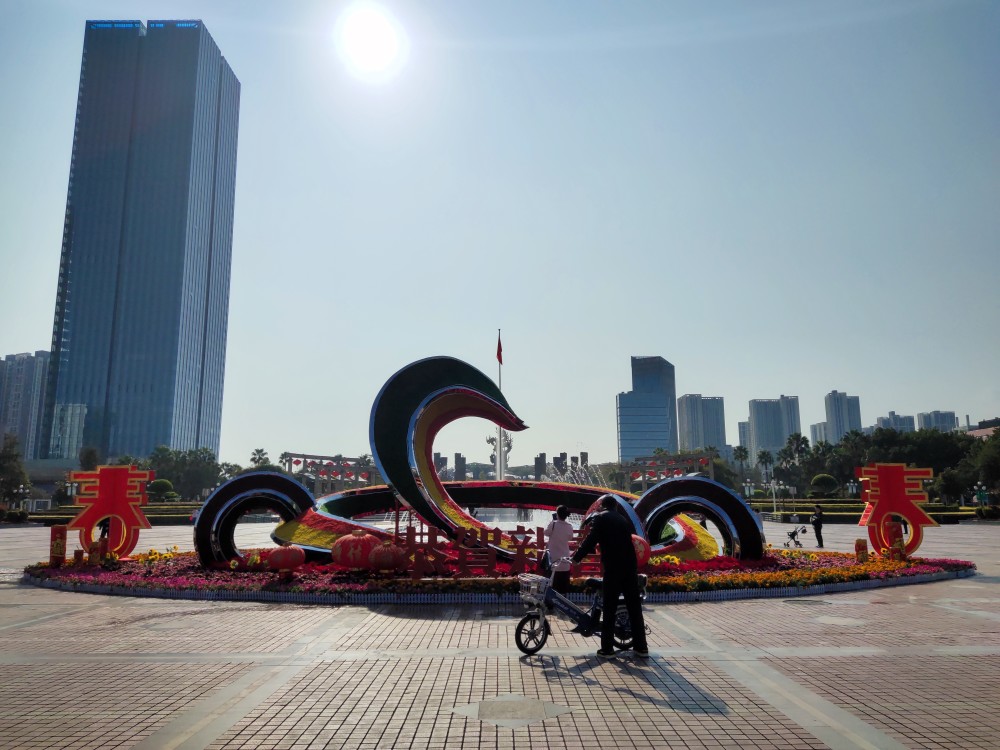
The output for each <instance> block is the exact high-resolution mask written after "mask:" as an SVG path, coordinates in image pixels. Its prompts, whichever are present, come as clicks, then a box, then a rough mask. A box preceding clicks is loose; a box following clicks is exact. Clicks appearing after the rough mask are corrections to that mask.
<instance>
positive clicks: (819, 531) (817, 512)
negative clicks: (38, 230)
mask: <svg viewBox="0 0 1000 750" xmlns="http://www.w3.org/2000/svg"><path fill="white" fill-rule="evenodd" d="M809 522H810V523H811V524H812V527H813V534H815V535H816V546H817V547H819V548H820V549H822V548H823V508H822V507H820V504H819V503H816V507H815V508H814V509H813V514H812V518H810V519H809Z"/></svg>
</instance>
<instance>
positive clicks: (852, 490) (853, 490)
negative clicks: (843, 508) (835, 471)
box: [847, 479, 858, 497]
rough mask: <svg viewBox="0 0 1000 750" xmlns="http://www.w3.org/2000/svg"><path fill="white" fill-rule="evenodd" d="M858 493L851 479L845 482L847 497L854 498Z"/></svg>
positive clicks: (856, 486)
mask: <svg viewBox="0 0 1000 750" xmlns="http://www.w3.org/2000/svg"><path fill="white" fill-rule="evenodd" d="M857 491H858V483H857V482H855V481H854V480H853V479H849V480H847V496H848V497H854V496H855V494H856V493H857Z"/></svg>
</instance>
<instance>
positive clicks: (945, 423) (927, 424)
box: [917, 411, 958, 432]
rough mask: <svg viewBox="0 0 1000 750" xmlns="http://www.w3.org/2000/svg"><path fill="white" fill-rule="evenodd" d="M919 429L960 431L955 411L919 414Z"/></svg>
mask: <svg viewBox="0 0 1000 750" xmlns="http://www.w3.org/2000/svg"><path fill="white" fill-rule="evenodd" d="M917 429H918V430H939V431H941V432H951V431H952V430H956V429H958V417H956V416H955V412H953V411H929V412H924V413H922V414H917Z"/></svg>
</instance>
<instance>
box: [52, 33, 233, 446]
mask: <svg viewBox="0 0 1000 750" xmlns="http://www.w3.org/2000/svg"><path fill="white" fill-rule="evenodd" d="M239 99H240V84H239V81H238V80H237V79H236V76H235V75H234V74H233V71H232V69H231V68H230V67H229V64H228V63H227V62H226V60H225V58H223V57H222V55H221V54H220V52H219V48H218V47H217V46H216V44H215V41H214V40H213V39H212V37H211V36H210V35H209V33H208V31H207V30H206V29H205V27H204V25H203V24H202V23H201V21H150V22H149V23H148V24H147V25H146V26H143V24H142V23H141V22H139V21H88V22H87V24H86V31H85V33H84V41H83V62H82V65H81V69H80V91H79V95H78V98H77V109H76V129H75V132H74V135H73V155H72V160H71V163H70V176H69V189H68V191H67V198H66V215H65V223H64V227H63V241H62V253H61V257H60V264H59V285H58V292H57V296H56V309H55V320H54V323H53V330H52V356H51V359H50V363H49V378H48V387H47V407H46V410H47V414H46V420H45V428H46V432H45V435H44V436H43V440H44V446H45V448H46V450H47V452H48V455H49V457H51V458H70V457H74V456H76V455H77V453H78V452H79V450H80V448H81V447H82V446H84V445H88V446H93V447H95V448H97V450H98V452H99V453H100V454H101V456H102V457H115V456H119V455H122V454H130V455H136V456H145V455H148V454H149V453H150V452H151V451H152V450H153V449H154V448H156V447H157V446H158V445H166V446H169V447H171V448H175V449H189V448H201V447H207V448H210V449H212V450H213V451H215V452H216V454H217V453H218V450H219V431H220V427H221V421H222V386H223V375H224V370H225V352H226V331H227V322H228V310H229V276H230V260H231V256H232V229H233V203H234V194H235V182H236V139H237V130H238V118H239Z"/></svg>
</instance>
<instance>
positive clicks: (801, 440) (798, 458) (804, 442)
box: [785, 432, 809, 464]
mask: <svg viewBox="0 0 1000 750" xmlns="http://www.w3.org/2000/svg"><path fill="white" fill-rule="evenodd" d="M785 447H787V448H788V449H789V450H790V451H791V453H792V456H794V458H795V463H796V464H801V463H802V459H804V458H805V457H806V456H807V455H809V438H807V437H803V435H802V433H801V432H793V433H792V434H791V435H789V436H788V440H786V441H785Z"/></svg>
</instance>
